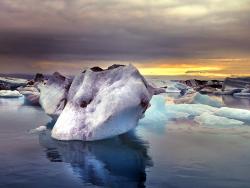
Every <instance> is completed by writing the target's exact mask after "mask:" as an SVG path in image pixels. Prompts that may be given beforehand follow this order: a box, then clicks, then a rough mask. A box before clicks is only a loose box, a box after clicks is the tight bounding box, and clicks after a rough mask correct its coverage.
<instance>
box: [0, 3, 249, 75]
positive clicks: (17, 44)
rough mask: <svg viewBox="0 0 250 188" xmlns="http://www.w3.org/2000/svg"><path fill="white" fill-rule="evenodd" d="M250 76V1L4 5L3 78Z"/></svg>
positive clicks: (0, 20)
mask: <svg viewBox="0 0 250 188" xmlns="http://www.w3.org/2000/svg"><path fill="white" fill-rule="evenodd" d="M114 63H118V64H130V63H131V64H134V65H135V66H136V67H137V68H138V69H139V70H140V72H141V73H142V74H144V75H169V76H176V75H177V76H178V75H186V76H208V77H226V76H250V0H43V1H41V0H22V1H21V0H1V1H0V72H1V73H36V72H43V73H52V72H54V71H59V72H62V73H64V74H75V73H78V72H81V71H82V70H83V69H86V68H88V67H92V66H101V67H104V68H105V67H107V66H108V65H111V64H114Z"/></svg>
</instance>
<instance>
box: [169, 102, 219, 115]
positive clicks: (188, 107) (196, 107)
mask: <svg viewBox="0 0 250 188" xmlns="http://www.w3.org/2000/svg"><path fill="white" fill-rule="evenodd" d="M166 108H167V110H169V111H172V112H183V113H187V114H189V115H190V116H199V115H201V114H203V113H205V112H210V113H211V112H215V111H216V110H217V109H218V108H215V107H212V106H208V105H204V104H167V105H166Z"/></svg>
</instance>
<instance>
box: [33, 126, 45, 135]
mask: <svg viewBox="0 0 250 188" xmlns="http://www.w3.org/2000/svg"><path fill="white" fill-rule="evenodd" d="M46 130H47V127H46V126H40V127H37V128H35V129H31V130H30V131H29V133H30V134H37V133H40V132H44V131H46Z"/></svg>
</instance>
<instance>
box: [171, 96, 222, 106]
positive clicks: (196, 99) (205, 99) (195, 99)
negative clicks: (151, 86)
mask: <svg viewBox="0 0 250 188" xmlns="http://www.w3.org/2000/svg"><path fill="white" fill-rule="evenodd" d="M174 102H175V103H176V104H183V103H184V104H205V105H209V106H213V107H222V106H223V104H222V103H221V102H220V101H219V100H216V99H213V98H211V97H210V96H208V95H202V94H200V93H198V92H196V93H193V94H187V95H185V96H183V97H181V98H178V99H175V100H174Z"/></svg>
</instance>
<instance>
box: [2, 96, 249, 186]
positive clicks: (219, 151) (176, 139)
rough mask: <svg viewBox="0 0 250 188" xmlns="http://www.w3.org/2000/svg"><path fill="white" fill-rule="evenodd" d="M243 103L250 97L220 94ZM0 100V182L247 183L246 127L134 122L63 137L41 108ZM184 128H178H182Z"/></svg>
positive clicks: (230, 101)
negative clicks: (101, 134)
mask: <svg viewBox="0 0 250 188" xmlns="http://www.w3.org/2000/svg"><path fill="white" fill-rule="evenodd" d="M223 100H224V101H225V104H226V105H227V106H231V107H238V108H239V107H242V108H247V109H250V108H249V101H248V100H243V101H242V100H241V101H239V100H235V99H233V98H226V99H223ZM23 102H24V101H23V99H0V129H1V131H0V187H1V188H5V187H6V188H19V187H25V188H34V187H36V188H40V187H41V188H43V187H62V188H63V187H74V188H78V187H119V188H123V187H124V188H125V187H126V188H127V187H152V188H153V187H154V188H155V187H164V188H194V187H202V188H211V187H212V188H247V187H250V133H249V129H248V127H245V128H239V129H237V128H236V129H234V130H231V131H224V130H221V129H218V130H217V129H216V128H215V129H197V130H196V129H192V130H190V129H189V128H188V127H189V126H191V127H192V122H181V121H171V122H169V123H167V124H165V125H162V124H160V123H159V125H158V124H157V123H156V124H154V125H149V124H146V125H144V124H141V123H140V124H139V125H138V127H137V128H136V129H135V130H133V131H131V132H130V133H127V134H124V135H121V136H117V137H115V138H112V139H107V140H103V141H97V142H79V141H72V142H62V141H57V140H54V139H52V138H51V137H50V131H45V132H42V133H40V134H31V133H29V130H31V129H34V128H36V127H39V126H41V125H49V126H53V122H51V119H50V118H49V117H48V116H47V115H46V114H45V113H44V112H43V110H41V109H40V108H39V107H34V106H27V105H23ZM183 127H184V128H183Z"/></svg>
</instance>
